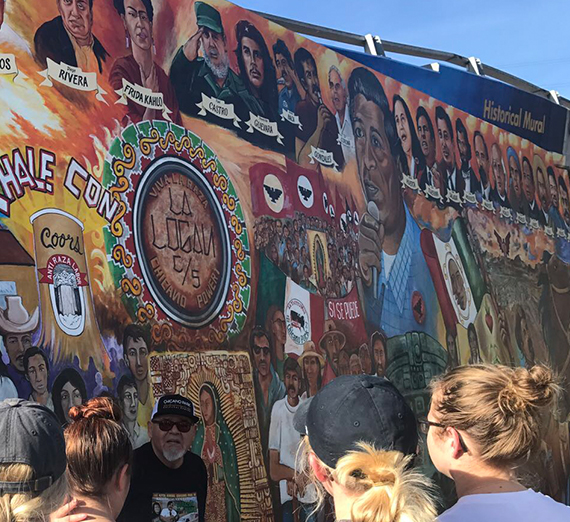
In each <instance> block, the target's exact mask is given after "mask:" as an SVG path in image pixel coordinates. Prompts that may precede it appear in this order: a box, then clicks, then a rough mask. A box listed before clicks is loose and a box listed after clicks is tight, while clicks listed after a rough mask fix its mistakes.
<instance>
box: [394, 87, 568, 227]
mask: <svg viewBox="0 0 570 522" xmlns="http://www.w3.org/2000/svg"><path fill="white" fill-rule="evenodd" d="M393 111H394V121H395V125H396V131H397V134H398V140H399V142H400V146H401V150H402V154H401V168H402V170H403V172H404V174H406V175H408V176H411V177H413V178H414V179H416V180H417V182H418V186H419V187H420V188H422V189H423V190H425V188H426V185H428V184H429V185H432V186H434V187H435V188H437V189H439V191H440V193H441V195H442V196H445V195H446V193H447V191H454V192H456V193H457V194H458V195H459V197H460V198H459V201H460V202H461V203H463V202H466V203H469V202H471V203H473V200H471V201H469V199H468V198H469V196H467V197H466V193H467V194H472V195H475V194H477V195H479V198H478V200H479V201H481V200H482V199H486V200H488V201H491V202H493V203H494V205H495V206H501V207H506V208H511V209H512V210H513V211H514V212H518V213H520V214H524V215H525V216H526V217H527V219H536V220H537V221H538V222H539V223H540V224H541V225H543V226H552V227H555V228H560V227H565V228H566V229H567V228H568V227H569V226H570V204H569V198H568V192H569V191H568V186H567V184H566V182H565V180H564V177H563V176H557V175H556V173H555V171H554V168H553V167H551V166H549V167H546V166H545V163H544V161H543V159H542V158H541V157H540V156H539V155H537V154H535V155H534V156H533V157H532V158H529V157H527V156H524V155H521V154H520V153H519V152H518V151H516V150H515V149H514V148H513V147H510V146H509V147H508V148H507V150H506V158H507V161H506V163H505V155H504V151H503V150H502V148H501V146H500V145H499V143H497V142H494V143H493V144H492V145H491V148H490V154H489V148H488V146H487V142H486V140H485V137H484V136H483V134H482V133H481V132H480V131H475V133H473V135H472V136H470V135H469V133H468V131H467V129H466V127H465V125H464V123H463V120H462V119H461V118H457V119H456V121H455V128H454V126H453V124H452V121H451V118H450V117H449V115H448V114H447V112H446V111H445V109H444V108H443V107H441V106H438V107H436V110H435V122H436V126H435V128H434V125H433V123H432V118H431V117H430V114H429V112H428V110H427V109H426V108H425V107H423V106H420V107H419V108H418V110H417V112H416V117H415V120H414V119H412V115H411V112H410V110H409V108H408V105H407V104H406V101H405V100H404V99H403V98H402V97H400V96H398V95H396V96H394V99H393ZM416 131H417V133H416ZM436 137H437V140H438V142H439V150H440V151H441V157H440V158H439V159H436V154H437V146H436ZM471 144H473V148H472V145H471ZM473 149H474V154H473V152H472V150H473ZM521 157H522V160H521ZM473 159H475V165H476V172H475V170H474V169H473V168H472V163H473ZM531 160H532V161H531ZM505 164H506V165H507V167H505ZM507 171H508V177H507ZM491 174H492V176H491ZM491 177H492V178H493V180H494V187H492V184H491ZM537 196H538V198H537ZM537 199H538V203H539V204H537ZM452 202H453V200H452Z"/></svg>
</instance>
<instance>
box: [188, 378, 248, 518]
mask: <svg viewBox="0 0 570 522" xmlns="http://www.w3.org/2000/svg"><path fill="white" fill-rule="evenodd" d="M200 417H201V420H200V423H199V424H198V429H197V431H196V437H195V438H194V443H193V444H192V452H193V453H195V454H196V455H200V456H201V457H202V460H203V461H204V464H206V468H207V469H208V499H207V501H206V518H207V519H208V522H225V521H227V522H238V521H239V520H240V497H239V477H238V465H237V456H236V449H235V445H234V441H233V439H232V434H231V433H230V430H229V428H228V426H227V424H226V422H225V421H224V418H223V415H222V411H221V409H220V401H219V397H218V392H217V390H216V388H215V387H214V385H213V384H211V383H208V382H206V383H204V384H203V385H202V388H200Z"/></svg>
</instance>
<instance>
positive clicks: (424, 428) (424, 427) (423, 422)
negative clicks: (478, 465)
mask: <svg viewBox="0 0 570 522" xmlns="http://www.w3.org/2000/svg"><path fill="white" fill-rule="evenodd" d="M418 424H419V427H420V432H421V433H423V434H424V435H427V434H428V432H429V429H430V427H431V426H433V427H434V428H444V429H446V428H453V426H446V425H445V424H441V423H439V422H432V421H430V420H427V419H419V420H418ZM453 429H454V430H455V431H456V432H457V436H458V437H459V444H460V445H461V449H462V450H463V451H464V452H465V453H469V450H468V449H467V445H466V444H465V441H464V440H463V437H462V436H461V433H459V432H458V431H457V428H453Z"/></svg>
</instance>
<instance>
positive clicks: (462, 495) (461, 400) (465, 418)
mask: <svg viewBox="0 0 570 522" xmlns="http://www.w3.org/2000/svg"><path fill="white" fill-rule="evenodd" d="M431 388H432V403H431V408H430V411H429V414H428V418H427V420H425V421H420V426H421V428H422V431H424V433H426V434H427V446H428V450H429V454H430V457H431V460H432V461H433V463H434V465H435V467H436V468H437V469H438V471H440V472H441V473H443V474H444V475H446V476H448V477H449V478H451V479H453V480H454V481H455V488H456V490H457V496H458V497H459V501H458V502H457V504H456V505H455V506H453V507H452V508H451V509H448V510H447V511H446V512H445V513H443V514H442V515H440V517H439V520H440V522H454V521H456V520H457V521H461V522H472V521H473V522H475V521H478V522H479V521H481V520H484V521H485V522H495V521H496V522H499V521H500V522H509V521H512V522H515V521H516V522H526V521H531V520H532V521H533V522H534V520H535V518H536V516H537V515H539V516H540V517H541V518H542V519H543V520H547V521H548V522H562V521H563V520H564V521H568V520H570V507H567V506H564V505H563V504H559V503H557V502H555V501H554V500H553V499H551V498H550V497H547V496H545V495H542V494H541V493H536V492H535V491H532V490H530V489H527V488H526V487H524V486H523V485H522V484H521V483H520V482H519V480H518V478H517V471H518V470H519V469H520V468H521V466H522V465H523V464H525V463H526V462H527V461H528V460H529V458H530V456H531V455H532V454H533V453H534V452H536V451H537V450H538V447H539V445H540V442H541V423H542V416H541V414H542V410H544V409H545V408H546V407H548V406H552V405H553V403H554V401H555V398H556V395H557V392H558V389H559V387H558V385H557V383H556V378H555V377H554V375H553V373H552V371H551V370H550V369H548V368H547V367H545V366H533V367H532V368H530V369H525V368H509V367H506V366H499V365H497V366H493V365H485V364H479V365H474V366H460V367H457V368H454V369H453V370H450V371H449V372H447V373H446V374H444V375H442V376H438V377H436V379H435V380H434V381H433V382H432V384H431Z"/></svg>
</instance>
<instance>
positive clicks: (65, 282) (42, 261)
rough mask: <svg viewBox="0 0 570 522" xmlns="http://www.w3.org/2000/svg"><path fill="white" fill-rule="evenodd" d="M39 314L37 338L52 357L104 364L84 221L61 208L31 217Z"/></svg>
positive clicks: (37, 213)
mask: <svg viewBox="0 0 570 522" xmlns="http://www.w3.org/2000/svg"><path fill="white" fill-rule="evenodd" d="M30 221H31V223H32V227H33V231H34V251H35V256H36V267H37V271H38V283H39V294H40V307H41V313H42V332H41V342H42V344H44V345H47V346H50V347H51V350H52V354H53V358H54V360H55V361H71V360H72V359H73V357H74V356H75V355H78V356H79V359H80V363H81V366H82V367H83V368H86V367H87V365H88V363H89V357H90V356H91V357H93V360H94V362H95V364H96V366H98V367H101V366H102V365H103V360H102V359H103V353H104V348H103V345H102V341H101V337H100V334H99V330H98V327H97V322H96V321H95V312H94V309H93V300H92V296H91V290H90V288H89V276H88V271H87V259H86V255H85V244H84V241H83V223H81V221H79V220H78V219H77V218H76V217H74V216H72V215H71V214H68V213H67V212H64V211H62V210H59V209H54V208H48V209H43V210H40V211H39V212H36V213H35V214H33V215H32V216H31V218H30Z"/></svg>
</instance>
